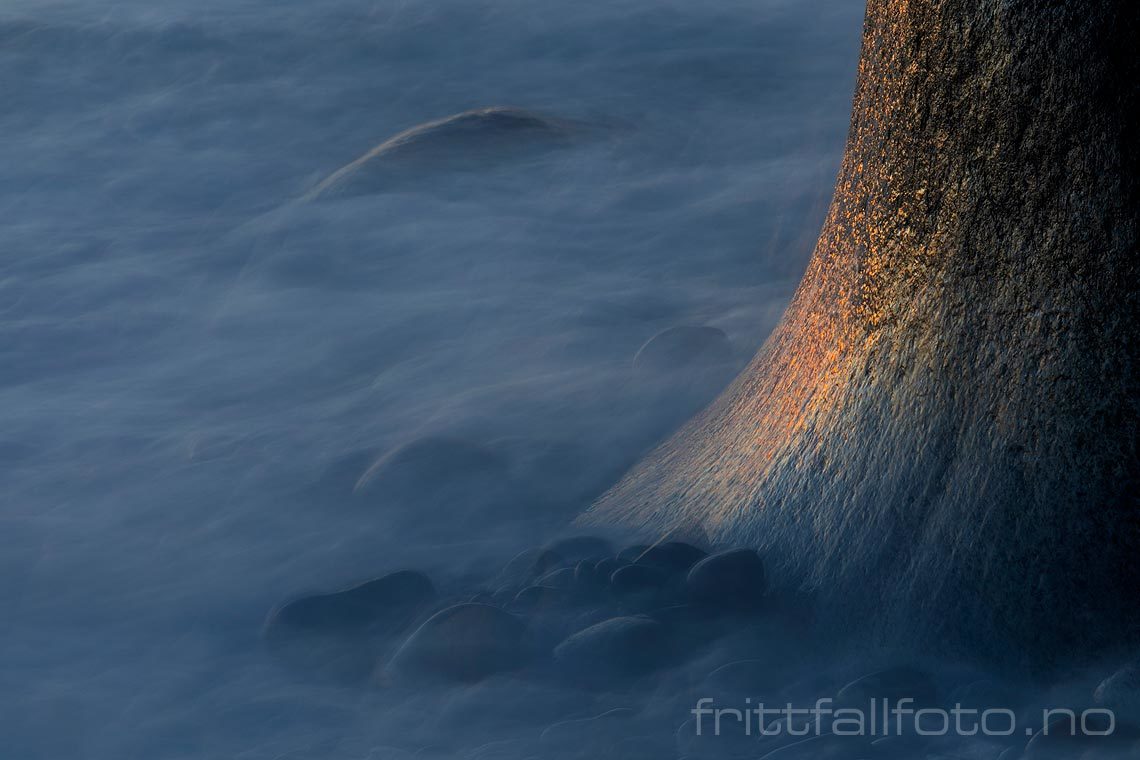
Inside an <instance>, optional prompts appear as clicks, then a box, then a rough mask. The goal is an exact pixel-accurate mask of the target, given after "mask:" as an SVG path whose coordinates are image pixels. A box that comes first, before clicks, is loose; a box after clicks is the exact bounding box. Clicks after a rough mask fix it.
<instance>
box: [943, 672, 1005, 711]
mask: <svg viewBox="0 0 1140 760" xmlns="http://www.w3.org/2000/svg"><path fill="white" fill-rule="evenodd" d="M946 701H947V704H949V705H950V706H951V707H953V706H954V705H961V706H962V707H965V708H968V709H972V710H978V711H985V710H1013V711H1014V712H1019V711H1020V708H1021V707H1022V705H1024V704H1025V696H1024V695H1023V694H1021V693H1019V692H1018V691H1017V690H1016V689H1014V688H1013V687H1011V686H1008V685H1006V684H1002V683H999V682H998V681H994V680H991V679H988V678H982V679H979V680H977V681H971V682H970V683H967V684H963V685H962V686H959V687H958V688H956V689H954V690H953V691H952V692H950V696H949V697H948V698H947V700H946Z"/></svg>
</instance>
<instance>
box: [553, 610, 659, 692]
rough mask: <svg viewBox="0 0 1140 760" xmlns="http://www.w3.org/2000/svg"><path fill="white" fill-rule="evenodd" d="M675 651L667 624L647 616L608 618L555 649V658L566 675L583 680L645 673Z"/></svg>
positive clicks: (598, 679) (603, 679)
mask: <svg viewBox="0 0 1140 760" xmlns="http://www.w3.org/2000/svg"><path fill="white" fill-rule="evenodd" d="M672 655H673V652H672V647H671V641H670V637H669V634H668V630H667V629H666V627H665V626H663V625H662V624H661V623H658V622H657V621H655V620H652V619H650V618H648V617H645V616H633V617H617V618H611V619H609V620H605V621H603V622H601V623H598V624H596V625H592V626H590V627H589V628H586V629H585V630H582V631H579V632H577V633H575V634H574V635H572V636H570V637H569V638H567V639H566V640H565V641H563V642H562V643H561V644H559V645H558V646H557V647H555V649H554V658H555V661H556V662H557V663H558V664H559V665H560V666H562V668H563V669H564V671H565V672H566V673H567V675H569V676H571V677H573V678H576V679H581V680H584V681H606V680H609V679H613V678H625V677H634V676H640V675H644V674H646V673H649V672H652V671H653V670H656V669H658V668H660V667H662V666H664V665H665V664H667V663H668V662H669V660H670V659H671V657H672Z"/></svg>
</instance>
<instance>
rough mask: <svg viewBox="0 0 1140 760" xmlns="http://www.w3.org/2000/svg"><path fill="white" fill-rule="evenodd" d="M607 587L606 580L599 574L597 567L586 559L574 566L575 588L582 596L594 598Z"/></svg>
mask: <svg viewBox="0 0 1140 760" xmlns="http://www.w3.org/2000/svg"><path fill="white" fill-rule="evenodd" d="M605 586H606V583H605V578H603V577H602V576H600V575H599V574H598V570H597V565H595V564H594V563H593V562H591V561H590V560H588V559H584V560H582V561H581V562H579V563H578V564H577V565H575V566H574V588H575V589H576V590H577V591H578V592H579V593H581V594H585V595H587V596H592V595H594V594H597V593H599V592H600V591H601V590H602V589H604V588H605Z"/></svg>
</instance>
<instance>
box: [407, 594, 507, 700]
mask: <svg viewBox="0 0 1140 760" xmlns="http://www.w3.org/2000/svg"><path fill="white" fill-rule="evenodd" d="M525 629H526V626H525V624H524V623H523V622H522V621H521V620H520V619H519V618H517V617H515V616H514V615H512V614H510V613H509V612H505V611H504V610H501V609H499V608H497V607H492V606H490V605H486V604H457V605H455V606H453V607H448V608H447V609H445V610H442V611H440V612H437V613H436V614H435V615H433V616H432V617H431V618H429V619H428V620H427V621H425V622H424V624H423V625H421V626H420V627H419V628H418V629H417V630H416V631H415V632H414V633H412V635H411V636H409V637H408V640H407V641H405V642H404V644H403V646H401V647H400V649H399V650H398V651H397V652H396V653H395V654H394V655H393V656H392V659H391V661H390V662H389V663H388V666H387V668H386V670H385V675H386V676H388V677H392V678H400V679H403V678H425V679H438V680H444V681H457V682H473V681H479V680H481V679H483V678H486V677H488V676H491V675H494V674H496V673H504V672H509V671H512V670H517V669H518V668H521V667H522V666H523V665H525V664H526V662H527V659H528V656H527V653H526V650H525V648H524V646H523V634H524V631H525Z"/></svg>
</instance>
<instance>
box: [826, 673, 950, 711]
mask: <svg viewBox="0 0 1140 760" xmlns="http://www.w3.org/2000/svg"><path fill="white" fill-rule="evenodd" d="M872 699H880V700H881V699H886V700H889V702H890V703H891V705H892V706H893V705H894V704H895V703H897V702H899V701H900V700H903V699H912V700H914V702H913V705H914V706H916V707H922V706H924V705H934V704H936V703H937V702H938V686H937V685H936V684H935V682H934V678H933V677H932V676H931V675H930V674H929V673H927V672H925V671H923V670H919V669H918V668H912V667H909V666H902V667H895V668H888V669H886V670H879V671H876V672H874V673H870V674H868V675H865V676H863V677H861V678H858V679H856V680H854V681H852V682H850V683H848V684H847V685H846V686H844V687H843V688H842V689H840V690H839V692H838V694H836V702H838V703H840V704H842V705H851V706H858V705H863V704H866V703H868V702H870V701H871V700H872Z"/></svg>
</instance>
